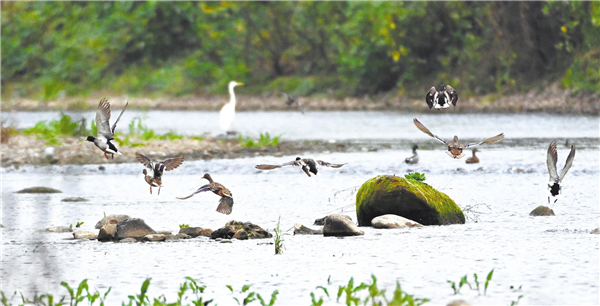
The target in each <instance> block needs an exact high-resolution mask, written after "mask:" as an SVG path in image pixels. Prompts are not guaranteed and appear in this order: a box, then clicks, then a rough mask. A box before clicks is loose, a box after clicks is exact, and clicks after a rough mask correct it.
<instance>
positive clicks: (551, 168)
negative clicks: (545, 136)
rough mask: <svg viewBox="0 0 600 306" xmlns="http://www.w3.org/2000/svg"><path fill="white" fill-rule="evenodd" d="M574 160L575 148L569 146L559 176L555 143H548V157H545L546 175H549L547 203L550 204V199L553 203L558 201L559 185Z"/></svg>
mask: <svg viewBox="0 0 600 306" xmlns="http://www.w3.org/2000/svg"><path fill="white" fill-rule="evenodd" d="M574 158H575V146H574V145H571V152H570V153H569V156H567V161H566V162H565V167H564V168H563V169H562V171H561V172H560V176H559V175H558V172H557V171H556V161H557V160H558V153H557V152H556V142H554V141H552V142H550V145H549V146H548V155H547V157H546V164H547V166H548V173H549V174H550V182H549V183H548V191H550V195H548V203H550V198H553V199H554V203H556V201H558V195H559V194H560V193H561V186H560V183H561V182H562V180H563V178H564V177H565V175H566V174H567V171H569V169H570V168H571V165H572V164H573V159H574Z"/></svg>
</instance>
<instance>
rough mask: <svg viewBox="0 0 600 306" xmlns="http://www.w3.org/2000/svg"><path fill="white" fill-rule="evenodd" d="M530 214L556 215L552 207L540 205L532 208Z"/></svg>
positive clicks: (539, 215) (535, 215)
mask: <svg viewBox="0 0 600 306" xmlns="http://www.w3.org/2000/svg"><path fill="white" fill-rule="evenodd" d="M529 215H530V216H534V217H541V216H554V211H553V210H552V209H551V208H550V207H547V206H544V205H540V206H538V207H536V208H535V209H534V210H532V211H531V212H530V213H529Z"/></svg>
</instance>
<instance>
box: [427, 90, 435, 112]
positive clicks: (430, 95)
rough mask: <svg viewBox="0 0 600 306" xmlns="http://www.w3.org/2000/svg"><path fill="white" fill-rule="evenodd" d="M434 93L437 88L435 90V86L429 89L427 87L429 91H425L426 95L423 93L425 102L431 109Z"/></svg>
mask: <svg viewBox="0 0 600 306" xmlns="http://www.w3.org/2000/svg"><path fill="white" fill-rule="evenodd" d="M436 93H437V90H435V87H431V89H429V92H427V95H425V102H427V105H428V106H429V109H431V108H432V107H433V102H434V98H435V94H436Z"/></svg>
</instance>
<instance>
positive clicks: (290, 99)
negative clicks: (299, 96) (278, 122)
mask: <svg viewBox="0 0 600 306" xmlns="http://www.w3.org/2000/svg"><path fill="white" fill-rule="evenodd" d="M283 95H284V96H285V105H287V106H288V108H292V107H294V104H296V106H298V110H299V111H300V112H301V113H302V115H304V108H302V106H301V105H300V103H299V102H298V100H296V98H294V97H292V96H290V95H288V94H286V93H285V92H284V93H283Z"/></svg>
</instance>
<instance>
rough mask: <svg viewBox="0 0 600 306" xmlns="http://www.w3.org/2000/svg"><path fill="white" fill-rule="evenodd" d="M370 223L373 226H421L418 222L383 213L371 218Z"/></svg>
mask: <svg viewBox="0 0 600 306" xmlns="http://www.w3.org/2000/svg"><path fill="white" fill-rule="evenodd" d="M371 225H372V226H373V227H374V228H401V227H419V226H423V225H421V224H420V223H418V222H415V221H413V220H409V219H406V218H403V217H400V216H396V215H392V214H389V215H383V216H379V217H375V218H373V220H371Z"/></svg>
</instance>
